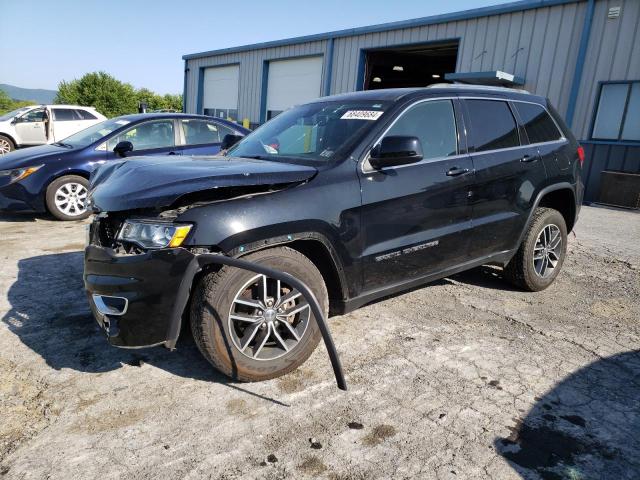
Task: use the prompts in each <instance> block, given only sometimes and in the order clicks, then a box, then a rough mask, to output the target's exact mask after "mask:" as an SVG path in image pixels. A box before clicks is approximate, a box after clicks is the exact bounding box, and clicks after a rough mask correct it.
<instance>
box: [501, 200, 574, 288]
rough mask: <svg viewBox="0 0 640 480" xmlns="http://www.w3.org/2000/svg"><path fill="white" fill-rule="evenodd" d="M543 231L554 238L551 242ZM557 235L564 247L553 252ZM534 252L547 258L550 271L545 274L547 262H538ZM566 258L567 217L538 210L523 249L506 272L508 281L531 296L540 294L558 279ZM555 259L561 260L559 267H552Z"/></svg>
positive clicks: (521, 248) (518, 252)
mask: <svg viewBox="0 0 640 480" xmlns="http://www.w3.org/2000/svg"><path fill="white" fill-rule="evenodd" d="M543 231H544V232H545V234H546V235H547V237H550V239H549V240H546V237H544V236H543ZM556 233H557V235H559V238H560V244H559V245H558V246H557V247H556V248H555V249H553V250H551V247H553V244H554V242H555V241H556V239H557V238H558V237H556V236H555V234H556ZM539 240H540V241H541V242H545V241H546V242H547V243H548V245H549V247H548V250H545V249H544V247H543V246H542V243H539ZM534 250H535V254H536V256H537V257H541V256H545V255H546V256H547V269H546V270H543V269H544V261H545V260H544V259H538V260H536V259H534ZM547 252H549V253H547ZM566 254H567V225H566V223H565V221H564V217H563V216H562V214H561V213H560V212H558V211H557V210H554V209H552V208H537V209H536V211H535V212H534V214H533V218H532V220H531V224H530V225H529V228H528V229H527V232H526V234H525V236H524V239H523V241H522V244H521V245H520V248H519V249H518V251H517V252H516V254H515V255H514V257H513V258H512V259H511V261H510V262H509V263H508V264H507V266H506V267H505V269H504V277H505V279H506V280H508V281H509V282H511V283H512V284H514V285H515V286H517V287H520V288H522V289H524V290H528V291H530V292H539V291H540V290H544V289H545V288H547V287H548V286H549V285H551V284H552V283H553V281H554V280H555V279H556V277H557V276H558V274H559V273H560V269H561V268H562V264H563V263H564V259H565V257H566ZM554 258H557V260H556V264H555V266H552V265H553V261H554ZM549 267H551V268H549Z"/></svg>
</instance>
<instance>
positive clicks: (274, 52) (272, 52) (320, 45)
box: [185, 40, 327, 122]
mask: <svg viewBox="0 0 640 480" xmlns="http://www.w3.org/2000/svg"><path fill="white" fill-rule="evenodd" d="M326 44H327V42H326V40H320V41H316V42H308V43H300V44H295V45H287V46H282V47H275V48H265V49H260V50H251V51H248V52H240V53H230V54H226V55H216V56H211V57H203V58H195V59H192V60H189V61H188V62H187V68H188V69H189V72H188V74H187V83H186V91H187V95H186V97H185V100H186V111H187V112H196V108H197V94H198V80H199V71H200V68H201V67H214V66H216V65H229V64H234V63H238V64H240V88H239V98H238V117H239V118H240V119H242V118H245V117H246V118H249V119H250V120H251V121H252V122H258V121H259V120H260V98H261V96H260V95H261V90H262V67H263V63H264V62H265V61H266V60H275V59H278V58H288V57H300V56H306V55H316V54H317V55H324V53H325V49H326ZM325 67H326V61H325ZM322 73H323V77H324V73H325V71H324V70H323V72H322ZM323 81H324V79H323ZM198 113H202V112H198Z"/></svg>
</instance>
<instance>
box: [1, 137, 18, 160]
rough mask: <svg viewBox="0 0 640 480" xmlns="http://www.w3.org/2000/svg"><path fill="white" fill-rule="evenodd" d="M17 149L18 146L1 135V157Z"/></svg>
mask: <svg viewBox="0 0 640 480" xmlns="http://www.w3.org/2000/svg"><path fill="white" fill-rule="evenodd" d="M15 149H16V145H15V144H14V143H13V141H12V140H11V139H10V138H9V137H6V136H4V135H0V155H4V154H5V153H9V152H11V151H13V150H15Z"/></svg>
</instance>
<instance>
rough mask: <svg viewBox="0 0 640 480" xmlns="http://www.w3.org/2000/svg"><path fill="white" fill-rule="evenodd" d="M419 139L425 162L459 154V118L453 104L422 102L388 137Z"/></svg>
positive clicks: (402, 118)
mask: <svg viewBox="0 0 640 480" xmlns="http://www.w3.org/2000/svg"><path fill="white" fill-rule="evenodd" d="M398 135H399V136H409V137H417V138H418V139H419V140H420V144H421V146H422V153H423V158H424V159H429V158H440V157H448V156H450V155H455V154H456V153H458V141H457V135H456V118H455V115H454V113H453V105H452V104H451V101H450V100H439V101H429V102H421V103H418V104H417V105H414V106H413V107H411V108H409V110H407V111H406V112H405V113H403V114H402V116H401V117H400V118H399V119H398V121H397V122H396V123H395V124H394V125H393V127H391V128H390V129H389V131H388V132H387V134H386V135H385V136H387V137H389V136H398Z"/></svg>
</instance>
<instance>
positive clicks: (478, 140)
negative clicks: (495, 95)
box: [466, 100, 520, 152]
mask: <svg viewBox="0 0 640 480" xmlns="http://www.w3.org/2000/svg"><path fill="white" fill-rule="evenodd" d="M466 103H467V111H468V112H469V117H470V121H471V144H472V145H473V146H474V147H475V151H476V152H484V151H488V150H497V149H501V148H510V147H517V146H519V145H520V138H519V136H518V126H517V124H516V120H515V118H513V114H512V113H511V109H510V108H509V105H507V102H504V101H502V100H466Z"/></svg>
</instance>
